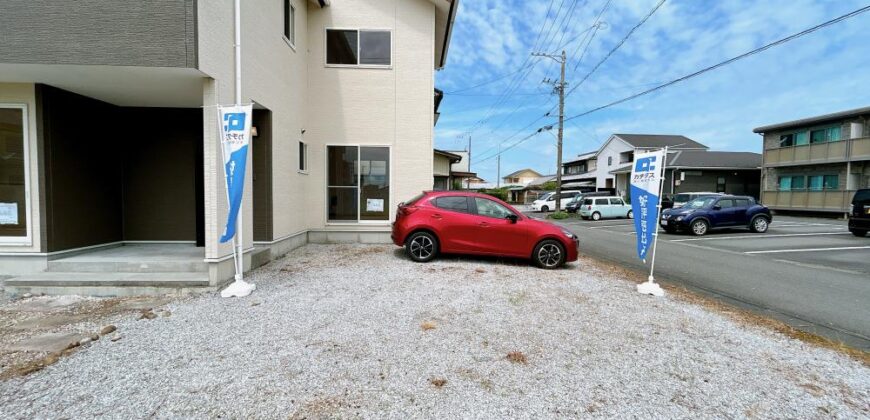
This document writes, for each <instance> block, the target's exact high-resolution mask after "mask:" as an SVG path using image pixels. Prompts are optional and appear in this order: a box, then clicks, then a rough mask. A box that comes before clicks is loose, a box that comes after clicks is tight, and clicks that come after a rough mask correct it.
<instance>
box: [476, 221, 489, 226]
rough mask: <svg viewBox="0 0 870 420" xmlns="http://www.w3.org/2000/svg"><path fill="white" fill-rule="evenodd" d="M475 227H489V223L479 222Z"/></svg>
mask: <svg viewBox="0 0 870 420" xmlns="http://www.w3.org/2000/svg"><path fill="white" fill-rule="evenodd" d="M477 225H478V226H481V227H489V223H487V222H480V223H478V224H477Z"/></svg>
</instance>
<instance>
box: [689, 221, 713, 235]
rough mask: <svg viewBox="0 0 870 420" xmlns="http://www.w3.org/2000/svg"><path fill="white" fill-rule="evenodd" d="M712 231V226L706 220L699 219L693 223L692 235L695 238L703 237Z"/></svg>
mask: <svg viewBox="0 0 870 420" xmlns="http://www.w3.org/2000/svg"><path fill="white" fill-rule="evenodd" d="M709 229H710V224H709V223H707V221H706V220H704V219H698V220H695V221H694V222H692V233H693V234H694V235H695V236H703V235H705V234H707V231H708V230H709Z"/></svg>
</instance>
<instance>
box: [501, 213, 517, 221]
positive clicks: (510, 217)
mask: <svg viewBox="0 0 870 420" xmlns="http://www.w3.org/2000/svg"><path fill="white" fill-rule="evenodd" d="M504 218H505V219H508V220H509V221H510V222H511V223H516V222H517V220H519V217H517V215H515V214H509V215H507V216H505V217H504Z"/></svg>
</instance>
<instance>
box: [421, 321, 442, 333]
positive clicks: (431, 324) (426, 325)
mask: <svg viewBox="0 0 870 420" xmlns="http://www.w3.org/2000/svg"><path fill="white" fill-rule="evenodd" d="M437 326H438V324H436V323H435V321H423V323H422V324H420V329H421V330H423V331H429V330H434V329H435V327H437Z"/></svg>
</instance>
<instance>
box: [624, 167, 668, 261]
mask: <svg viewBox="0 0 870 420" xmlns="http://www.w3.org/2000/svg"><path fill="white" fill-rule="evenodd" d="M664 164H665V163H664V152H663V151H661V150H658V151H655V152H649V153H638V154H636V155H635V156H634V166H633V167H632V169H631V179H630V180H629V182H630V184H631V187H630V189H631V210H632V212H633V213H634V230H635V232H636V233H637V256H638V258H640V259H641V260H643V261H644V262H646V254H647V252H649V250H650V248H651V247H652V243H653V234H655V232H656V229H658V220H656V218H657V217H658V205H659V198H660V197H659V193H660V189H659V185H660V183H661V180H662V179H661V175H662V168H663V167H664Z"/></svg>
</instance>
